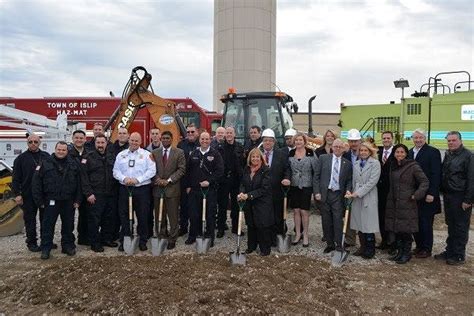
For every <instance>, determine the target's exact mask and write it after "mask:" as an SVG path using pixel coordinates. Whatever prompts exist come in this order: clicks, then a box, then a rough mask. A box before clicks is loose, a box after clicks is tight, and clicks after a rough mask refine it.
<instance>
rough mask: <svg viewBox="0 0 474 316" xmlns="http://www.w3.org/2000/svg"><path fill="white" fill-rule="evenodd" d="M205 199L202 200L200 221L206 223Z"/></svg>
mask: <svg viewBox="0 0 474 316" xmlns="http://www.w3.org/2000/svg"><path fill="white" fill-rule="evenodd" d="M206 202H207V200H206V197H204V198H203V199H202V221H203V222H205V221H206Z"/></svg>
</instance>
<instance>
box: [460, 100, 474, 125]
mask: <svg viewBox="0 0 474 316" xmlns="http://www.w3.org/2000/svg"><path fill="white" fill-rule="evenodd" d="M461 120H463V121H474V104H463V105H462V106H461Z"/></svg>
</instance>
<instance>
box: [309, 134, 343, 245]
mask: <svg viewBox="0 0 474 316" xmlns="http://www.w3.org/2000/svg"><path fill="white" fill-rule="evenodd" d="M343 149H344V143H343V142H342V141H341V140H340V139H336V140H334V142H333V144H332V150H333V153H332V154H328V155H321V156H320V157H319V161H318V164H317V168H316V172H315V174H314V184H313V189H314V194H315V198H316V200H317V201H320V202H321V203H320V208H321V216H322V221H323V230H324V236H325V237H326V242H327V247H326V248H325V249H324V253H329V252H331V251H333V250H335V249H336V247H335V245H336V246H337V247H338V248H342V244H341V242H342V226H343V211H344V195H345V194H346V192H348V191H349V192H350V191H352V164H351V162H350V161H349V160H347V159H345V158H343V157H342V152H343Z"/></svg>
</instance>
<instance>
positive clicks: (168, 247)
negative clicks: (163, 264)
mask: <svg viewBox="0 0 474 316" xmlns="http://www.w3.org/2000/svg"><path fill="white" fill-rule="evenodd" d="M175 247H176V242H174V241H170V242H168V246H166V249H168V250H171V249H174V248H175Z"/></svg>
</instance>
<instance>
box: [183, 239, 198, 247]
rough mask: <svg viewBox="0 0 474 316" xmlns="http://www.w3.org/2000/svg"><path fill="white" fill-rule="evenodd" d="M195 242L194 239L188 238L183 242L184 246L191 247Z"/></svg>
mask: <svg viewBox="0 0 474 316" xmlns="http://www.w3.org/2000/svg"><path fill="white" fill-rule="evenodd" d="M195 242H196V239H195V238H188V239H186V241H185V242H184V243H185V244H186V245H192V244H194V243H195Z"/></svg>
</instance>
